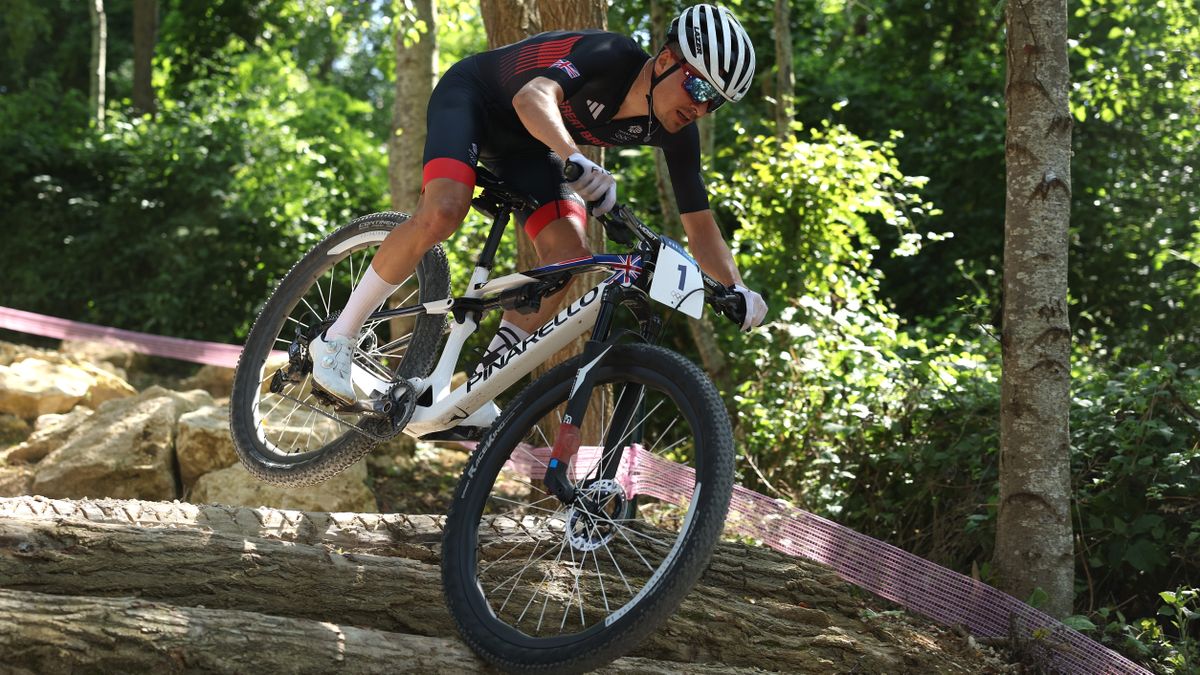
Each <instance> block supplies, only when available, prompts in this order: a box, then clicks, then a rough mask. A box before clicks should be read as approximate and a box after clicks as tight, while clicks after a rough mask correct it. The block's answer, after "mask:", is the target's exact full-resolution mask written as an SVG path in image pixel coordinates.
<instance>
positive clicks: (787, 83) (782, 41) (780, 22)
mask: <svg viewBox="0 0 1200 675" xmlns="http://www.w3.org/2000/svg"><path fill="white" fill-rule="evenodd" d="M790 6H791V2H790V1H789V0H775V138H777V139H778V140H779V142H780V144H782V143H783V142H784V141H786V140H788V139H790V138H791V135H792V131H791V127H792V117H793V116H794V115H795V98H796V76H795V74H793V72H792V28H791V24H790V23H789V22H790V21H791V18H790V14H791V11H790Z"/></svg>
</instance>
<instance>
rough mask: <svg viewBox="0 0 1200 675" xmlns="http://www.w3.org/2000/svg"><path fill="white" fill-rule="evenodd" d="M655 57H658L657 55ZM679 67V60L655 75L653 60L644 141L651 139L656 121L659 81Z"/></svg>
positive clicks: (647, 98) (647, 96)
mask: <svg viewBox="0 0 1200 675" xmlns="http://www.w3.org/2000/svg"><path fill="white" fill-rule="evenodd" d="M663 49H666V47H663ZM659 53H660V54H661V53H662V52H661V51H660V52H659ZM655 58H656V59H657V57H655ZM679 67H680V66H679V62H678V61H676V62H675V63H672V64H671V67H670V68H667V69H666V70H664V71H662V72H661V73H659V74H658V75H655V74H654V64H653V62H652V63H651V64H650V91H648V92H646V107H647V111H646V135H645V136H644V137H643V138H642V140H643V141H649V140H650V133H651V128H650V127H651V125H652V123H653V121H654V88H655V87H657V86H658V83H659V82H662V81H663V80H665V79H667V77H669V76H670V75H671V73H673V72H675V71H676V70H679ZM659 126H662V125H661V124H660V125H659Z"/></svg>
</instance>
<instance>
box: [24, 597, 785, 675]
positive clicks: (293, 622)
mask: <svg viewBox="0 0 1200 675" xmlns="http://www.w3.org/2000/svg"><path fill="white" fill-rule="evenodd" d="M0 617H3V619H2V620H0V654H3V655H4V671H5V672H18V673H20V672H22V671H24V672H28V673H62V672H78V671H81V670H84V671H88V672H107V673H192V672H202V673H248V672H263V673H288V674H294V675H307V674H309V673H311V674H313V675H325V674H326V673H332V672H338V673H397V672H414V673H415V672H419V673H430V674H438V673H455V674H457V673H464V672H477V671H480V670H483V669H484V664H483V663H482V662H481V661H479V660H478V659H477V658H476V657H475V656H474V654H472V653H471V651H470V650H469V649H467V647H466V646H465V645H463V644H462V643H461V642H459V641H458V640H454V639H449V638H436V637H424V636H417V635H404V634H401V633H388V632H385V631H379V630H373V629H369V628H356V627H354V626H345V625H338V624H334V623H327V622H322V621H309V620H305V619H292V618H286V617H279V616H271V615H268V614H259V613H255V612H241V611H236V610H221V609H201V608H195V607H179V606H175V605H169V604H166V603H161V602H148V601H145V600H139V599H135V598H95V597H79V596H62V595H45V594H41V593H27V592H22V591H8V590H2V589H0ZM686 669H687V672H689V673H701V674H706V675H707V674H711V675H716V674H718V673H750V672H762V671H759V670H751V669H731V668H728V667H726V666H717V665H708V664H689V665H688V666H687V667H686ZM600 672H603V673H678V672H680V666H679V664H675V663H669V662H660V661H654V660H651V659H642V658H623V659H619V660H617V661H616V662H614V663H612V664H611V665H610V666H608V667H606V668H604V669H602V670H601V671H600Z"/></svg>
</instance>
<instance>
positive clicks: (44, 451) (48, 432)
mask: <svg viewBox="0 0 1200 675" xmlns="http://www.w3.org/2000/svg"><path fill="white" fill-rule="evenodd" d="M91 416H92V410H90V409H89V408H83V407H77V408H75V409H74V410H72V411H71V412H69V413H66V414H63V415H59V414H56V413H50V414H47V415H42V416H41V417H38V418H37V421H36V422H35V423H34V427H33V434H31V435H30V436H29V438H27V439H25V442H24V443H21V444H20V445H18V446H17V447H15V448H13V449H12V450H11V451H9V453H8V461H9V463H10V464H11V463H13V462H24V463H26V464H33V463H34V462H40V461H41V460H42V458H43V457H45V456H46V455H49V454H50V453H52V452H54V451H55V450H57V449H58V448H60V447H61V446H62V444H63V443H66V442H67V439H68V438H70V437H71V433H72V432H73V431H75V428H76V427H78V426H79V425H80V424H82V423H83V421H84V420H86V419H87V418H89V417H91Z"/></svg>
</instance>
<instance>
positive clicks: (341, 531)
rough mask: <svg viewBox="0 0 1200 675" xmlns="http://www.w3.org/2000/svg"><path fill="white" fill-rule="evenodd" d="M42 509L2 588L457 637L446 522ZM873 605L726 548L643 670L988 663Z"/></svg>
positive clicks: (791, 566) (17, 539)
mask: <svg viewBox="0 0 1200 675" xmlns="http://www.w3.org/2000/svg"><path fill="white" fill-rule="evenodd" d="M25 499H26V500H28V499H31V498H25ZM31 503H33V502H25V503H24V504H26V505H27V504H31ZM38 503H39V504H40V505H41V508H40V510H38V512H37V513H36V514H35V513H20V511H21V510H22V509H23V508H25V507H24V506H23V505H21V504H17V503H15V502H14V500H4V501H3V502H2V503H0V586H4V587H7V588H11V589H18V590H25V591H36V592H43V593H55V594H62V595H73V596H79V595H89V596H92V595H99V596H138V597H142V598H153V599H156V600H163V601H167V602H170V603H172V604H175V605H183V606H191V607H206V608H220V609H230V610H242V611H253V612H262V613H266V614H271V615H276V616H285V617H291V618H297V619H310V620H324V621H333V622H336V623H339V624H346V625H355V626H361V627H367V628H373V629H376V630H382V631H387V632H401V633H415V634H419V635H427V636H444V637H446V636H452V635H454V631H453V625H452V622H451V619H450V617H449V616H448V614H447V613H446V611H445V609H444V605H443V601H442V598H441V584H440V570H439V567H438V562H439V560H438V559H439V557H440V547H439V543H440V524H441V521H440V519H438V518H436V517H430V516H407V517H394V516H371V517H367V516H355V515H353V514H333V515H330V514H298V512H276V511H274V510H270V509H227V508H226V507H195V506H192V505H181V504H166V505H154V504H150V503H144V502H130V501H125V502H107V504H108V506H106V507H104V508H100V507H97V506H96V504H97V503H94V502H80V503H72V502H66V503H62V502H55V501H53V500H42V501H41V502H38ZM26 510H27V511H28V509H26ZM52 514H53V515H52ZM88 514H90V515H88ZM120 514H124V515H120ZM97 521H111V522H97ZM151 521H153V522H154V523H155V524H154V526H153V527H151V526H148V525H149V524H150V523H151ZM285 521H286V522H287V523H289V524H287V525H286V526H285V525H282V524H281V523H284V522H285ZM130 523H139V524H130ZM272 537H274V538H272ZM380 552H383V553H386V554H387V555H380V554H379V553H380ZM867 597H868V596H866V594H864V593H861V592H858V591H856V590H855V589H853V587H851V586H850V585H848V584H846V583H845V582H842V581H841V580H839V579H838V578H837V577H836V576H834V575H833V573H832V572H830V571H829V570H828V569H825V568H823V567H820V566H818V565H814V564H811V563H807V562H804V561H799V560H794V559H791V558H788V557H786V556H782V555H780V554H778V553H775V552H773V551H769V550H765V549H756V548H750V547H746V546H743V545H739V544H722V545H721V546H720V547H719V548H718V550H717V552H716V554H715V556H714V559H713V564H712V565H711V567H710V569H709V571H708V572H707V573H706V574H705V576H704V577H703V579H702V581H701V583H700V585H698V586H697V588H696V589H695V590H694V591H693V592H692V593H691V594H690V595H689V596H688V598H687V599H686V600H685V602H684V604H683V605H682V607H681V608H680V610H679V611H678V612H677V613H676V615H675V616H674V617H672V619H671V620H670V621H669V622H668V623H667V624H666V626H664V627H663V628H662V629H660V630H659V631H657V632H656V633H655V634H654V635H653V636H651V637H650V638H649V639H648V640H647V641H646V642H645V643H644V644H643V645H642V646H641V647H639V648H638V650H637V651H636V652H635V654H638V655H652V656H654V657H656V658H660V659H668V660H672V661H684V662H691V663H703V662H710V663H715V662H722V663H725V664H727V665H730V666H742V667H760V668H767V669H772V670H774V669H784V670H788V671H793V672H830V671H834V672H837V671H844V670H852V669H855V668H857V669H860V670H861V671H866V672H922V670H923V669H924V670H928V669H929V667H930V664H931V663H934V664H940V665H942V666H944V669H945V670H947V671H948V672H954V670H955V668H954V665H956V664H958V663H962V662H966V663H968V664H971V663H974V665H973V666H972V667H974V668H975V670H978V669H979V668H978V664H979V663H980V661H981V658H982V657H980V655H979V654H978V653H977V652H974V651H973V648H967V647H966V640H965V639H963V638H959V637H957V636H955V635H952V634H950V633H949V632H948V631H941V630H939V629H936V628H934V627H931V626H929V625H928V624H924V625H922V624H920V623H918V622H915V621H912V620H909V619H903V620H901V619H899V618H896V617H893V616H890V615H889V616H888V617H887V619H886V620H880V619H864V618H863V617H862V614H863V610H864V609H866V607H867V603H866V598H867ZM872 602H874V603H875V604H874V607H875V608H876V610H880V609H886V608H887V605H886V604H884V603H883V602H882V601H879V600H876V599H872ZM931 635H932V636H934V638H933V639H931V638H930V637H929V636H931ZM943 662H944V663H943ZM917 663H919V664H920V665H919V666H918V665H916V664H917ZM935 669H942V668H935Z"/></svg>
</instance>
